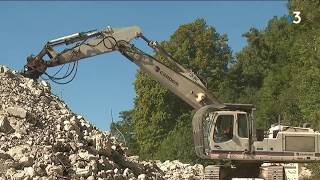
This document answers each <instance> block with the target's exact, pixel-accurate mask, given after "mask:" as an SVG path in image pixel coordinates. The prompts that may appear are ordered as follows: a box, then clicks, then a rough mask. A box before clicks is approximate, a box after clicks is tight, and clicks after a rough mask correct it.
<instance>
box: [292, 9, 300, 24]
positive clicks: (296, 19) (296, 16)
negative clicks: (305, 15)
mask: <svg viewBox="0 0 320 180" xmlns="http://www.w3.org/2000/svg"><path fill="white" fill-rule="evenodd" d="M293 14H294V20H293V21H292V22H293V23H294V24H299V23H300V22H301V17H300V11H293Z"/></svg>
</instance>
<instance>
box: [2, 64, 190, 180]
mask: <svg viewBox="0 0 320 180" xmlns="http://www.w3.org/2000/svg"><path fill="white" fill-rule="evenodd" d="M0 104H1V106H0V179H4V180H5V179H17V180H18V179H42V180H46V179H48V180H49V179H50V180H51V179H88V180H95V179H162V174H163V173H162V171H161V170H160V169H159V168H158V167H157V166H156V164H155V163H151V162H144V163H143V162H138V160H136V159H133V158H130V157H127V156H126V148H125V147H123V146H122V145H121V144H119V143H118V142H117V141H116V140H115V138H113V137H112V136H111V135H110V134H108V133H106V132H102V131H100V130H99V129H97V128H96V127H94V126H92V125H91V124H90V123H88V122H87V121H86V120H85V119H84V118H83V117H82V116H80V115H77V114H74V113H73V112H71V111H70V109H69V108H68V107H67V105H66V104H65V103H63V102H62V101H61V100H60V99H59V97H56V96H54V95H51V92H50V85H49V84H48V83H47V82H46V81H35V80H32V79H28V78H24V77H23V76H21V75H20V74H18V73H15V72H12V71H11V70H9V69H8V68H6V67H4V66H0ZM164 164H165V163H164ZM179 166H180V165H177V167H179ZM161 168H162V167H161ZM169 169H170V171H173V172H174V171H175V170H174V168H172V167H171V166H170V168H169ZM188 172H189V171H188ZM190 172H191V171H190Z"/></svg>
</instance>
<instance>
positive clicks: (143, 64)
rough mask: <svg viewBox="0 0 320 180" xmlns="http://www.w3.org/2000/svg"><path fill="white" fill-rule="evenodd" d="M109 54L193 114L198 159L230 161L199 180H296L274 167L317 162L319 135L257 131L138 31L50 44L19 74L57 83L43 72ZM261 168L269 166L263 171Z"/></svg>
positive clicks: (247, 108) (247, 116)
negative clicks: (117, 54)
mask: <svg viewBox="0 0 320 180" xmlns="http://www.w3.org/2000/svg"><path fill="white" fill-rule="evenodd" d="M134 39H142V40H143V41H145V42H146V43H147V45H148V46H149V47H151V48H152V49H153V50H154V51H156V52H157V53H158V54H159V55H161V56H162V57H163V58H164V59H165V61H166V62H167V63H168V64H170V65H169V66H168V65H166V64H165V63H163V62H162V61H159V60H158V59H156V58H155V57H153V56H151V55H149V54H147V53H145V52H143V51H142V50H140V49H139V48H137V47H136V46H134V44H133V43H132V41H133V40H134ZM58 46H59V47H58ZM62 46H66V47H67V48H65V49H63V48H61V47H62ZM59 49H60V51H59ZM61 49H62V50H61ZM113 51H118V52H120V53H121V54H122V55H123V56H125V57H126V58H127V59H129V60H130V61H132V62H133V63H135V64H136V65H137V66H139V67H140V69H141V70H142V71H144V72H145V73H147V74H148V75H150V76H151V77H152V78H154V79H155V80H157V81H159V82H160V83H161V84H162V85H163V86H164V87H166V88H168V89H169V90H170V91H172V92H173V93H174V94H176V95H177V96H178V97H180V98H181V99H182V100H184V101H185V102H186V103H187V104H189V105H190V106H191V107H193V108H194V109H195V114H194V117H193V119H192V127H193V136H194V145H195V152H196V154H197V156H199V157H200V158H203V159H211V160H229V162H231V163H228V165H226V164H220V165H209V166H207V167H206V168H205V169H204V174H203V179H223V180H224V179H237V178H263V179H268V180H269V179H272V180H275V179H277V180H282V179H297V168H293V169H291V170H290V171H291V172H289V171H286V169H285V168H284V167H285V166H283V165H280V164H279V163H311V162H317V161H319V160H320V144H319V142H320V134H319V133H318V132H315V131H314V130H313V129H311V128H309V127H291V126H284V125H276V126H274V127H272V128H270V129H269V131H268V133H266V131H263V130H260V129H257V128H256V123H255V122H256V121H255V116H254V112H255V107H254V106H253V105H252V104H230V103H222V102H221V101H219V100H218V99H217V98H216V97H215V96H214V95H213V94H211V93H210V92H209V91H208V89H207V88H206V86H205V85H204V83H203V82H202V81H201V80H200V78H198V77H197V75H196V74H195V73H193V72H192V70H190V69H187V68H184V67H183V66H182V65H180V64H178V63H177V61H175V60H174V59H173V57H172V56H171V55H170V54H169V53H168V52H166V51H165V50H164V49H163V48H162V47H161V46H160V45H159V43H158V42H156V41H152V40H149V39H148V38H146V37H145V36H144V35H143V34H142V30H141V29H140V28H139V27H137V26H132V27H126V28H111V27H107V28H105V29H102V30H93V31H88V32H80V33H75V34H71V35H68V36H64V37H60V38H57V39H54V40H50V41H48V42H47V43H46V44H45V45H44V47H43V49H42V50H41V52H40V53H39V54H38V55H36V56H29V57H28V58H27V64H26V65H25V67H24V71H23V72H22V74H23V75H24V76H26V77H28V78H33V79H38V78H39V77H40V76H41V75H47V76H48V77H49V78H50V79H51V80H54V81H55V80H58V79H60V78H55V77H54V76H51V75H49V74H48V73H47V72H46V71H47V69H48V68H51V67H56V66H63V65H65V64H71V63H73V64H77V63H78V62H79V61H80V60H83V59H86V58H89V57H92V56H96V55H101V54H105V53H109V52H113ZM91 59H92V58H91ZM213 60H214V59H213ZM73 67H74V66H73ZM69 75H70V73H69V74H67V75H66V76H64V77H67V76H69ZM263 163H269V165H267V166H264V167H263V166H261V165H262V164H263ZM275 163H277V164H275ZM290 173H291V175H290ZM292 174H293V175H292Z"/></svg>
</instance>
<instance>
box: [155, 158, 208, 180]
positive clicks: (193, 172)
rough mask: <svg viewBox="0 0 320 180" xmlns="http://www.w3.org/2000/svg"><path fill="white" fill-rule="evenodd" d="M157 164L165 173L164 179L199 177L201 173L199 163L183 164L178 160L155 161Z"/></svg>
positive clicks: (201, 167) (201, 166)
mask: <svg viewBox="0 0 320 180" xmlns="http://www.w3.org/2000/svg"><path fill="white" fill-rule="evenodd" d="M157 166H158V167H159V168H160V169H161V170H162V171H163V172H164V173H165V175H164V176H163V177H164V178H165V179H169V180H176V179H201V178H202V174H203V168H204V167H203V165H201V164H195V165H193V166H192V165H190V164H183V163H181V162H179V161H178V160H174V161H169V160H167V161H165V162H160V161H158V162H157Z"/></svg>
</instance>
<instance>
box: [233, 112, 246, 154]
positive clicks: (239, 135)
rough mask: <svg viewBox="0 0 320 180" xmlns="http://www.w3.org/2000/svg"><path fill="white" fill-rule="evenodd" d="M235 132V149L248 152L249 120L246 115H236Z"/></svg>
mask: <svg viewBox="0 0 320 180" xmlns="http://www.w3.org/2000/svg"><path fill="white" fill-rule="evenodd" d="M235 124H236V126H237V132H236V137H235V138H234V141H235V143H236V144H237V149H238V150H240V151H249V119H248V116H247V114H246V113H243V112H242V113H237V114H236V123H235Z"/></svg>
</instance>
